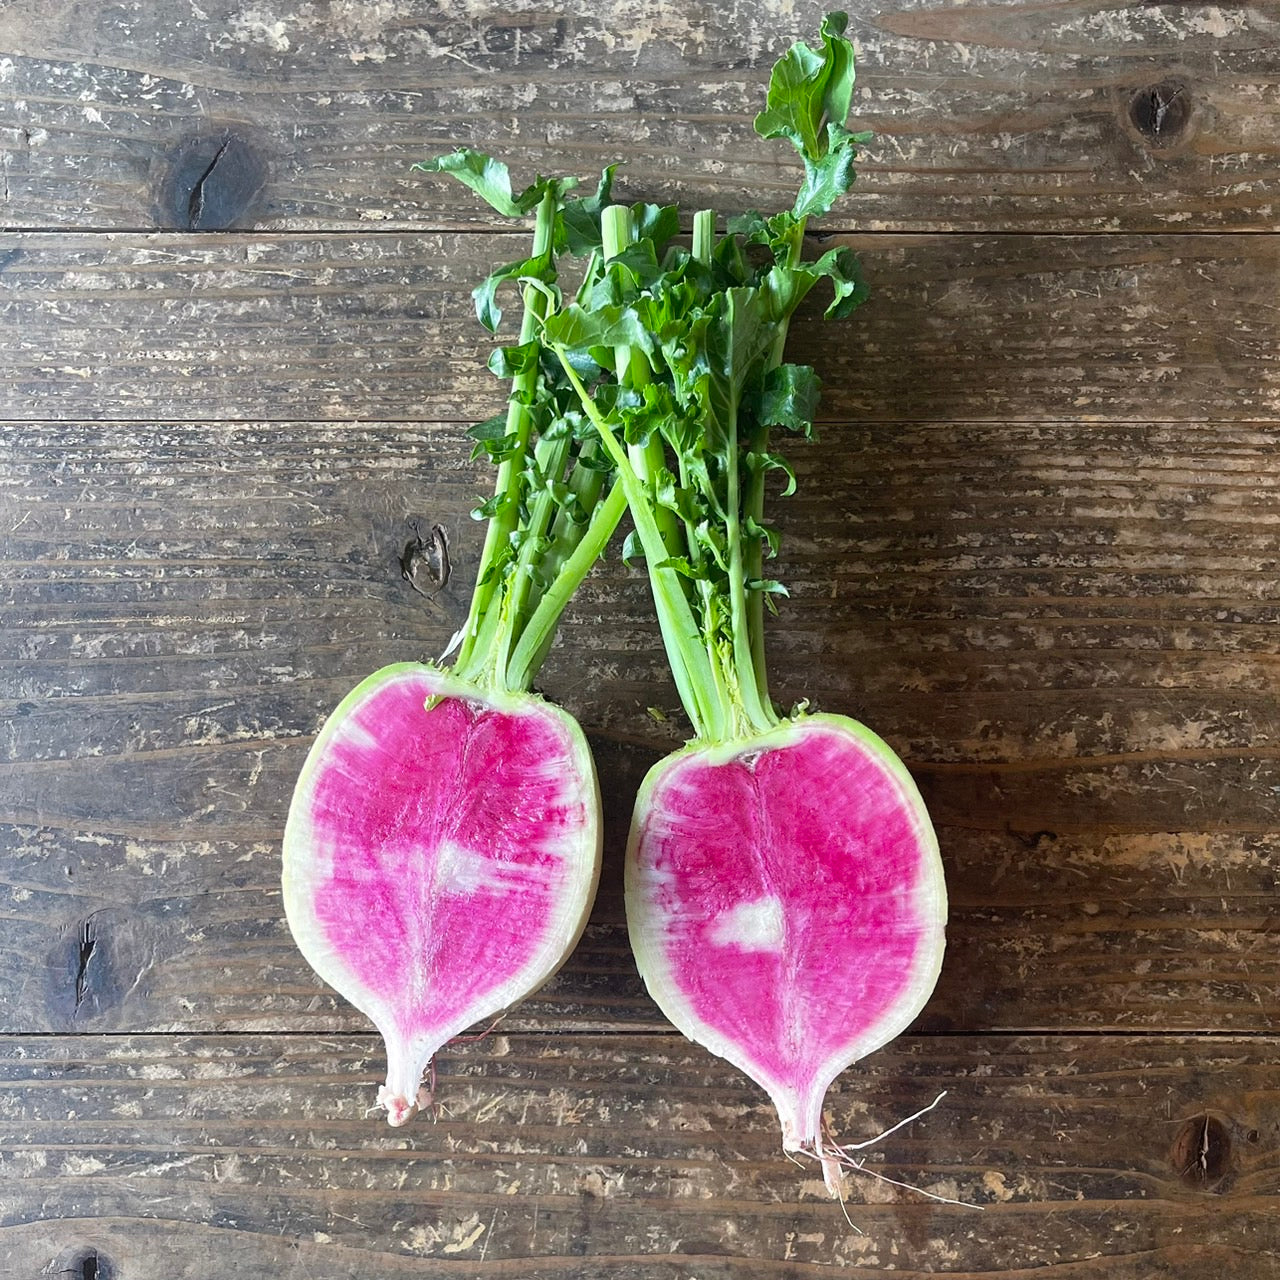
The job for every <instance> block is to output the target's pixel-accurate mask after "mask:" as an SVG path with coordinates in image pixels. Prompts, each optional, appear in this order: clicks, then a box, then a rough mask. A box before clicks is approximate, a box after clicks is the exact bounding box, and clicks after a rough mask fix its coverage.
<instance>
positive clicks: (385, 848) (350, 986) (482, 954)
mask: <svg viewBox="0 0 1280 1280" xmlns="http://www.w3.org/2000/svg"><path fill="white" fill-rule="evenodd" d="M429 698H437V699H439V700H438V701H436V702H434V703H433V704H432V705H431V706H430V707H429V708H428V707H427V706H426V705H425V704H426V702H427V700H428V699H429ZM597 813H598V799H597V791H596V780H595V773H594V769H593V767H592V764H591V758H590V755H589V753H588V750H587V746H586V742H585V740H584V739H583V737H582V732H581V730H580V729H579V728H578V727H577V725H576V724H575V723H574V722H573V721H572V720H571V719H570V718H569V717H568V716H567V715H565V714H564V713H563V712H561V711H559V710H558V709H557V708H555V707H552V706H550V705H549V704H547V703H545V702H543V701H542V700H541V699H539V698H536V697H534V696H531V695H528V694H487V695H486V694H481V693H480V692H479V691H477V690H475V689H473V688H471V687H470V686H469V685H466V684H465V683H464V682H462V681H459V680H457V679H456V678H451V677H449V676H447V675H444V674H442V673H440V672H437V671H435V670H434V669H432V668H429V667H424V666H418V665H416V664H400V665H397V666H394V667H388V668H384V669H383V671H380V672H378V673H376V674H375V675H374V676H371V677H370V678H369V679H368V680H366V681H365V682H364V683H363V684H362V685H360V686H359V687H358V688H357V689H356V690H355V691H354V692H353V693H352V694H351V695H350V696H349V697H348V698H347V699H346V701H344V702H343V704H342V705H341V706H340V707H339V708H338V710H337V711H336V712H335V713H334V714H333V716H332V717H330V719H329V721H328V722H327V723H326V725H325V728H324V730H323V732H322V733H321V735H320V737H319V738H318V739H317V741H316V744H315V746H314V747H313V748H312V750H311V754H310V755H309V756H308V758H307V763H306V765H305V766H304V768H303V772H302V776H301V778H300V779H299V783H298V787H297V790H296V791H295V794H294V800H293V804H292V806H291V808H290V811H289V820H288V824H287V826H286V829H285V844H284V863H285V869H284V894H285V910H286V914H287V916H288V919H289V925H290V927H291V929H292V930H293V934H294V937H295V939H296V940H297V943H298V945H299V947H300V949H301V950H302V952H303V954H304V955H305V956H306V958H307V959H308V961H309V962H310V963H311V965H312V967H313V968H314V969H315V970H316V971H317V973H319V974H320V976H321V977H323V978H324V979H325V980H326V981H327V982H329V984H330V985H331V986H333V987H334V988H336V989H337V990H338V991H339V992H341V993H342V994H343V995H344V996H346V998H347V999H348V1000H350V1001H351V1003H352V1004H354V1005H355V1006H356V1007H357V1008H359V1009H361V1010H362V1011H363V1012H365V1013H366V1014H368V1016H369V1017H370V1018H371V1019H372V1020H373V1022H374V1024H375V1025H376V1026H377V1028H378V1030H379V1031H380V1032H381V1034H382V1036H383V1039H384V1040H385V1041H386V1046H387V1057H388V1072H387V1084H386V1086H385V1088H384V1089H383V1090H382V1091H381V1093H380V1094H379V1102H380V1103H381V1104H382V1105H383V1106H385V1107H386V1108H387V1113H388V1118H389V1119H390V1121H391V1123H392V1124H401V1123H404V1121H406V1120H408V1119H409V1118H410V1117H411V1116H412V1115H413V1113H414V1111H415V1110H416V1109H417V1106H418V1105H419V1083H420V1081H421V1079H422V1076H423V1073H424V1071H425V1070H426V1068H427V1066H428V1065H429V1063H430V1061H431V1058H432V1056H433V1055H434V1054H435V1052H436V1050H437V1049H439V1048H440V1046H441V1045H443V1044H444V1043H445V1042H446V1041H447V1040H449V1039H450V1038H452V1037H453V1036H455V1035H457V1034H458V1033H459V1032H460V1031H462V1030H464V1029H465V1028H467V1027H469V1026H471V1025H472V1024H473V1023H475V1022H477V1021H479V1020H481V1019H483V1018H486V1017H490V1016H492V1015H493V1014H495V1013H497V1012H498V1011H500V1010H502V1009H505V1008H506V1007H508V1006H509V1005H511V1004H514V1003H515V1002H516V1001H517V1000H519V999H521V998H522V997H523V996H525V995H527V994H528V993H529V992H530V991H532V990H534V989H535V988H537V987H538V986H540V985H541V984H542V983H543V982H544V981H545V980H546V979H547V978H548V977H549V976H550V975H551V974H552V973H553V972H554V971H555V969H556V968H558V967H559V965H560V963H561V962H562V961H563V959H564V958H565V956H566V955H567V954H568V953H569V951H570V950H571V949H572V947H573V945H574V943H575V942H576V941H577V939H578V937H579V936H580V934H581V932H582V927H583V925H584V923H585V920H586V915H587V912H588V911H589V909H590V904H591V900H592V898H593V897H594V894H595V886H596V879H597V876H598V872H599V855H600V838H599V830H598V826H599V824H598V819H597ZM423 1100H425V1097H424V1098H423Z"/></svg>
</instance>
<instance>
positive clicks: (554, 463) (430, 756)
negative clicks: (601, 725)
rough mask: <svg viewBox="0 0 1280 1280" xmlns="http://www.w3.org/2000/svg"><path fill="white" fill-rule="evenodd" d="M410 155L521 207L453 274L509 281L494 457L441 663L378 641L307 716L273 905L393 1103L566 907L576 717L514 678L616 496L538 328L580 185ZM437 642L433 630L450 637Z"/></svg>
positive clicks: (551, 954)
mask: <svg viewBox="0 0 1280 1280" xmlns="http://www.w3.org/2000/svg"><path fill="white" fill-rule="evenodd" d="M422 167H423V168H428V169H433V170H436V171H441V172H447V173H452V174H453V175H454V176H456V177H457V178H459V180H460V181H462V182H464V183H465V184H466V185H467V186H470V187H472V188H473V189H474V190H476V191H477V193H479V194H480V195H481V196H482V197H483V198H484V199H486V200H488V201H489V203H490V204H492V205H493V206H494V207H495V208H497V209H499V210H500V211H501V212H503V213H506V214H510V215H512V216H522V215H524V214H526V213H528V212H531V211H536V222H535V229H534V239H533V250H532V252H531V254H530V255H529V257H528V258H526V259H522V260H521V261H519V262H516V263H513V264H510V265H509V266H506V267H501V268H499V269H498V270H497V271H495V272H494V273H493V274H492V275H490V276H489V278H488V279H487V280H486V281H485V282H484V283H483V284H482V285H481V286H480V287H479V288H478V289H477V290H476V291H475V299H476V307H477V312H478V314H479V316H480V319H481V320H482V322H484V323H485V324H486V326H488V327H489V328H491V329H496V328H497V326H498V323H499V320H500V318H501V310H500V308H499V306H498V301H497V299H498V290H499V287H500V286H501V285H502V284H504V283H505V282H507V281H520V282H522V283H523V288H524V299H525V310H524V321H523V326H522V330H521V334H520V340H519V342H518V343H516V344H515V345H512V346H507V347H501V348H499V349H498V350H497V351H496V352H495V353H494V356H493V358H492V359H491V361H490V367H491V368H493V369H494V370H495V371H496V372H498V373H500V374H503V375H506V376H510V377H511V378H512V390H511V396H510V400H509V404H508V408H507V410H506V412H505V413H504V414H501V415H499V416H498V417H497V418H494V419H491V420H490V421H488V422H485V423H481V424H480V426H479V427H477V428H475V429H474V430H473V432H472V434H473V436H474V437H475V439H476V441H477V444H476V454H477V455H479V454H487V455H488V456H489V457H490V458H491V459H492V460H494V461H496V462H497V464H498V474H497V485H496V491H495V493H494V496H493V497H492V498H491V499H490V500H489V501H488V502H486V503H485V504H484V505H483V506H482V507H481V508H479V510H478V512H477V515H478V516H480V517H482V518H486V519H487V520H488V529H487V532H486V537H485V542H484V549H483V551H482V553H481V559H480V565H479V572H478V574H477V579H476V585H475V589H474V593H473V597H472V601H471V607H470V611H469V614H468V617H467V621H466V623H465V625H464V626H463V627H462V629H461V630H460V632H459V633H458V635H457V636H456V637H455V638H454V640H455V643H456V645H457V656H456V658H455V660H454V663H453V668H452V671H446V670H444V669H442V668H440V667H438V666H434V665H430V664H425V663H398V664H395V665H392V666H389V667H385V668H383V669H382V670H381V671H378V672H375V673H374V674H373V675H371V676H370V677H369V678H368V679H367V680H365V681H364V682H363V683H362V684H360V685H359V686H358V687H357V688H355V689H354V690H353V691H352V692H351V693H350V694H349V695H348V696H347V697H346V698H345V699H344V700H343V701H342V702H341V703H340V704H339V706H338V707H337V709H336V710H335V711H334V712H333V714H332V715H331V716H330V717H329V719H328V721H327V722H326V724H325V726H324V728H323V730H322V732H321V733H320V734H319V736H318V738H317V739H316V741H315V743H314V745H313V746H312V748H311V750H310V753H309V754H308V756H307V759H306V762H305V764H304V765H303V768H302V772H301V775H300V777H299V780H298V783H297V786H296V788H295V791H294V794H293V799H292V802H291V804H290V808H289V815H288V820H287V823H286V826H285V833H284V846H283V895H284V906H285V914H286V916H287V919H288V922H289V926H290V929H291V930H292V932H293V936H294V939H295V940H296V942H297V944H298V947H299V949H300V950H301V951H302V953H303V955H304V956H305V957H306V959H307V960H308V961H309V963H310V964H311V966H312V967H313V968H314V969H315V970H316V972H317V973H318V974H319V975H320V976H321V977H322V978H324V979H325V981H327V982H328V983H329V984H330V985H331V986H332V987H334V988H335V989H336V990H337V991H338V992H340V993H341V994H342V995H343V996H345V997H346V998H347V999H348V1000H349V1001H350V1002H351V1003H352V1004H353V1005H355V1006H356V1008H358V1009H360V1010H361V1011H363V1012H364V1013H365V1014H367V1015H368V1017H369V1018H370V1019H371V1020H372V1021H373V1023H374V1025H375V1026H376V1027H377V1029H378V1031H379V1032H380V1033H381V1035H382V1038H383V1040H384V1041H385V1043H386V1050H387V1079H386V1083H385V1085H384V1086H383V1087H382V1088H381V1090H380V1091H379V1093H378V1103H379V1105H380V1106H382V1107H384V1108H385V1109H386V1112H387V1117H388V1119H389V1120H390V1122H391V1123H392V1124H393V1125H400V1124H403V1123H405V1122H406V1121H407V1120H409V1119H410V1118H411V1117H412V1116H413V1115H414V1113H415V1112H416V1111H417V1110H419V1109H420V1108H422V1107H423V1106H426V1105H427V1104H428V1103H429V1102H430V1101H431V1096H430V1090H429V1088H427V1087H425V1086H423V1085H422V1081H423V1078H424V1075H425V1073H427V1071H428V1070H429V1067H430V1064H431V1061H432V1058H433V1056H434V1054H435V1052H436V1051H437V1050H438V1049H439V1048H440V1047H441V1046H442V1045H443V1044H444V1043H445V1042H446V1041H448V1040H449V1039H450V1038H451V1037H453V1036H455V1035H457V1034H458V1032H460V1031H461V1030H463V1029H464V1028H465V1027H467V1026H470V1025H472V1024H473V1023H476V1022H478V1021H480V1020H482V1019H485V1018H488V1017H490V1016H491V1015H493V1014H495V1013H497V1012H499V1011H500V1010H503V1009H505V1008H507V1007H509V1006H510V1005H512V1004H514V1003H516V1002H517V1001H518V1000H520V999H522V998H523V997H524V996H526V995H528V994H529V993H530V992H531V991H533V990H535V989H536V988H537V987H539V986H541V985H542V984H543V983H544V982H545V981H546V980H547V978H548V977H550V976H551V974H552V973H554V972H555V970H556V969H557V968H558V967H559V966H560V964H561V963H562V962H563V961H564V959H565V958H566V957H567V956H568V954H569V952H570V951H571V950H572V948H573V946H574V944H575V943H576V942H577V940H578V938H579V937H580V935H581V933H582V930H583V928H584V926H585V923H586V919H587V915H588V913H589V911H590V909H591V903H592V900H593V898H594V896H595V889H596V883H597V879H598V875H599V869H600V830H601V828H600V800H599V790H598V787H597V783H596V775H595V769H594V766H593V763H592V760H591V755H590V752H589V750H588V748H587V743H586V740H585V738H584V737H583V734H582V730H581V729H580V728H579V727H578V725H577V724H576V723H575V721H574V720H573V719H572V718H571V717H570V716H569V715H567V714H566V713H565V712H563V711H561V710H559V709H558V708H556V707H553V706H551V705H550V704H548V703H547V702H545V701H543V700H542V699H541V698H540V697H538V696H536V695H534V694H532V693H530V692H529V688H530V683H531V681H532V679H533V677H534V674H535V672H536V671H537V669H538V667H539V665H540V663H541V662H542V660H543V658H544V656H545V655H546V652H547V650H548V649H549V647H550V645H551V642H552V638H553V636H554V632H555V627H556V623H557V621H558V619H559V617H560V615H561V613H562V611H563V609H564V607H565V605H566V603H567V602H568V600H569V597H570V595H571V594H572V592H573V590H574V589H575V588H576V587H577V585H578V583H579V582H580V581H581V580H582V578H583V577H584V576H585V574H586V573H587V571H588V570H589V569H590V567H591V565H592V564H593V563H594V561H595V560H596V559H597V558H598V556H599V555H600V554H601V552H602V551H603V549H604V547H605V544H606V543H607V542H608V540H609V538H610V536H611V534H612V533H613V530H614V528H615V527H616V525H617V523H618V520H619V518H620V517H621V515H622V512H623V510H624V508H625V501H624V495H623V493H622V490H621V489H620V488H618V487H617V486H616V484H612V483H611V479H612V475H611V467H610V464H609V463H608V461H607V459H606V458H605V457H604V456H603V455H602V453H601V450H600V444H599V440H598V438H597V437H596V436H595V432H594V430H593V429H592V428H591V426H590V424H589V423H587V422H586V420H585V419H584V417H583V415H582V413H581V411H580V409H579V407H578V406H577V400H576V395H575V393H574V392H573V390H572V387H571V386H570V385H569V384H568V383H567V382H566V380H565V379H564V377H563V375H562V373H561V372H560V367H559V364H558V362H557V361H556V360H555V359H554V358H553V357H552V356H550V354H549V353H548V352H547V351H546V350H545V349H544V348H543V347H542V345H541V343H540V342H539V340H538V328H539V326H540V325H541V323H542V321H543V320H544V318H545V317H546V315H547V314H548V312H549V311H552V310H554V308H555V307H556V306H557V305H558V303H559V294H558V291H557V288H556V265H555V264H556V257H557V255H558V254H559V253H560V252H562V251H564V250H569V251H573V252H578V253H590V254H591V255H592V257H591V261H590V264H589V268H588V271H587V273H586V277H585V280H584V284H583V288H584V289H588V288H589V287H590V286H591V284H592V282H593V281H595V280H597V279H598V278H599V275H600V271H601V263H602V258H601V254H600V252H599V247H600V234H601V233H600V219H601V210H602V209H603V208H604V207H605V206H606V204H607V201H608V197H609V187H610V182H611V178H612V170H606V172H605V174H604V175H603V177H602V179H601V182H600V185H599V187H598V188H597V190H596V193H595V195H594V196H591V197H588V198H585V199H575V200H569V199H566V192H567V191H568V190H569V189H570V186H571V185H572V184H571V183H568V182H563V181H548V180H543V179H539V180H538V182H536V183H535V184H534V185H533V186H532V187H530V188H529V189H528V190H527V191H525V192H523V193H521V194H520V195H513V194H512V191H511V186H510V178H509V176H508V173H507V170H506V168H505V166H503V165H501V164H500V163H499V162H497V161H494V160H492V159H490V158H489V157H487V156H483V155H480V154H479V153H477V152H471V151H466V150H460V151H458V152H455V153H454V154H452V155H450V156H446V157H444V158H443V159H441V160H439V161H436V162H434V163H433V164H430V165H425V166H422ZM452 647H453V646H451V648H452Z"/></svg>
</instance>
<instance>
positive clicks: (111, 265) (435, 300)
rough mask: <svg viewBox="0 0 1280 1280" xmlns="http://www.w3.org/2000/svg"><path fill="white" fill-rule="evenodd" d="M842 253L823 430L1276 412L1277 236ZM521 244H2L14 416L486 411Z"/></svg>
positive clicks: (817, 335) (488, 240) (453, 239)
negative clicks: (844, 299)
mask: <svg viewBox="0 0 1280 1280" xmlns="http://www.w3.org/2000/svg"><path fill="white" fill-rule="evenodd" d="M849 243H850V244H852V245H853V247H854V248H855V249H857V250H858V251H859V252H860V253H861V255H862V258H863V261H864V265H865V267H866V270H867V274H868V276H869V278H870V281H871V285H872V289H873V291H874V296H873V298H872V300H871V302H870V303H868V304H867V305H866V306H865V307H864V308H862V309H861V310H860V311H859V312H858V313H857V315H855V316H854V317H853V318H851V319H850V320H849V321H848V322H845V323H839V324H822V323H819V322H818V321H817V319H816V316H815V308H810V309H809V310H808V312H807V314H806V315H805V316H804V318H803V319H802V320H800V321H798V322H797V324H796V325H795V326H794V327H793V332H792V339H791V342H790V345H789V347H788V352H789V354H790V356H791V358H792V359H794V360H801V361H804V362H807V363H811V364H813V365H815V366H816V367H817V369H818V371H819V373H820V374H821V375H822V377H823V379H824V381H825V383H826V398H825V400H824V408H823V412H824V414H826V415H827V416H828V417H830V418H834V419H842V418H848V419H862V420H869V421H875V422H885V421H921V420H923V421H941V422H955V421H959V420H982V421H1017V420H1045V419H1051V420H1052V419H1068V420H1074V421H1079V420H1081V419H1096V418H1103V419H1108V420H1115V419H1137V420H1140V421H1150V420H1152V419H1168V420H1178V421H1187V422H1203V421H1206V420H1213V421H1223V422H1230V421H1241V420H1249V419H1256V418H1260V417H1263V418H1265V417H1267V416H1269V415H1271V414H1274V413H1275V412H1276V411H1277V408H1278V407H1280V361H1278V358H1277V354H1276V352H1277V348H1278V347H1280V311H1278V310H1277V308H1276V305H1275V302H1274V287H1273V284H1274V280H1275V279H1276V276H1277V272H1278V271H1280V238H1277V237H1274V236H1269V235H1268V236H1262V235H1223V236H1181V235H1169V236H1157V237H1104V236H1064V237H1053V236H1046V237H1039V236H995V237H984V238H975V237H960V236H864V237H854V238H852V239H851V240H850V241H849ZM525 248H526V240H525V238H524V237H522V236H515V235H487V234H485V235H476V234H470V235H466V234H454V233H442V232H423V233H419V234H387V235H364V236H352V235H312V236H299V237H292V238H287V237H267V238H264V237H255V236H243V235H225V236H216V237H211V236H207V235H205V236H198V235H193V236H180V235H167V236H151V237H147V236H133V235H119V236H113V237H103V236H84V235H73V234H56V235H55V234H46V235H13V236H0V421H2V420H6V419H7V420H33V421H39V420H49V419H59V418H67V419H74V418H95V419H101V420H137V419H141V420H156V419H170V420H174V421H176V422H180V423H193V422H217V421H222V420H225V419H227V418H232V419H238V420H241V421H252V420H262V419H276V420H286V421H287V420H295V419H298V418H308V419H312V420H315V421H337V422H361V421H367V420H387V419H391V420H397V419H398V420H404V421H410V422H412V421H420V420H423V419H459V420H465V421H468V422H474V421H478V420H480V419H482V418H485V417H487V416H489V415H490V414H491V413H493V412H495V411H496V410H497V409H498V408H499V407H500V404H501V400H502V396H503V394H504V391H503V389H502V387H501V386H500V384H499V383H498V381H497V380H496V379H495V378H493V377H492V376H491V375H490V374H488V373H487V372H486V370H485V360H486V358H487V356H488V352H489V350H490V347H491V346H492V342H491V341H486V339H488V338H489V337H490V335H488V334H487V333H486V332H485V331H484V330H483V329H481V327H480V326H479V324H478V323H477V322H476V320H475V317H474V309H473V306H472V302H471V299H470V297H469V296H468V295H469V293H470V290H471V289H472V288H473V287H474V285H475V284H476V283H477V282H478V281H479V280H480V279H482V278H483V277H484V276H485V275H486V274H487V273H488V272H489V271H490V270H491V269H492V268H493V266H494V265H495V264H497V263H500V262H503V261H510V260H511V259H513V258H516V257H519V256H521V255H522V254H523V253H524V251H525ZM815 292H816V291H815ZM815 307H816V303H815ZM0 430H3V431H5V432H6V433H7V434H10V435H12V434H13V432H14V431H15V430H17V428H12V427H0Z"/></svg>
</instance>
